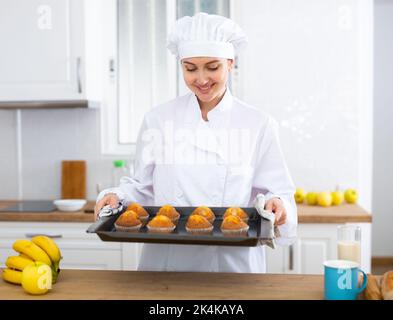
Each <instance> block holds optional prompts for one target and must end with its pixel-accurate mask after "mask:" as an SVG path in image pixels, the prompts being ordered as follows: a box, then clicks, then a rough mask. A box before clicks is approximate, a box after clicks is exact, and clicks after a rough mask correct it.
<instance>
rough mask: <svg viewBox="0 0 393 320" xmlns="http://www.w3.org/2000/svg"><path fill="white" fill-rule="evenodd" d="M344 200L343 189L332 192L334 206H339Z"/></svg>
mask: <svg viewBox="0 0 393 320" xmlns="http://www.w3.org/2000/svg"><path fill="white" fill-rule="evenodd" d="M343 201H344V193H343V192H342V191H333V192H332V203H333V205H334V206H339V205H340V204H342V203H343Z"/></svg>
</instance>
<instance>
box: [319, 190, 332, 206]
mask: <svg viewBox="0 0 393 320" xmlns="http://www.w3.org/2000/svg"><path fill="white" fill-rule="evenodd" d="M317 203H318V205H320V206H322V207H329V206H331V205H332V194H331V193H330V192H320V193H318V196H317Z"/></svg>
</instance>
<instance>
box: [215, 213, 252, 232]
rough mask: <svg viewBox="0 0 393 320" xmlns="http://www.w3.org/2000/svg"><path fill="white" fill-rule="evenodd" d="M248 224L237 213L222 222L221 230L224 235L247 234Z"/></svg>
mask: <svg viewBox="0 0 393 320" xmlns="http://www.w3.org/2000/svg"><path fill="white" fill-rule="evenodd" d="M248 228H249V226H248V224H247V223H245V222H244V221H243V220H242V219H240V218H239V217H238V216H235V215H229V216H227V217H226V218H224V220H223V221H222V223H221V231H222V233H223V234H224V235H229V236H231V235H235V236H237V235H245V234H247V231H248Z"/></svg>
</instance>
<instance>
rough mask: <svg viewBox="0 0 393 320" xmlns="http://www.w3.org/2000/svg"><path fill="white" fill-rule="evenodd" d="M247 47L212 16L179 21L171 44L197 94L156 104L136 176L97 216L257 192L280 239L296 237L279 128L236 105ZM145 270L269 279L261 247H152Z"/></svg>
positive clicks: (230, 202)
mask: <svg viewBox="0 0 393 320" xmlns="http://www.w3.org/2000/svg"><path fill="white" fill-rule="evenodd" d="M246 42H247V40H246V37H245V35H244V34H243V32H242V30H241V29H240V28H239V27H238V26H237V25H236V24H235V23H234V22H233V21H232V20H230V19H227V18H225V17H221V16H217V15H208V14H205V13H199V14H196V15H195V16H194V17H188V16H187V17H183V18H181V19H179V20H178V21H177V22H176V24H175V27H174V30H173V31H172V33H171V34H170V35H169V38H168V48H169V50H170V51H171V52H172V53H174V54H175V55H177V57H178V58H179V59H180V62H181V66H182V70H183V76H184V80H185V83H186V85H187V87H188V88H189V89H190V90H191V93H189V94H186V95H185V96H181V97H178V98H176V99H175V100H172V101H170V102H167V103H165V104H163V105H160V106H157V107H155V108H153V109H152V110H150V111H149V112H148V113H147V114H146V115H145V118H144V121H143V124H142V127H141V129H140V132H139V137H138V141H137V147H136V159H135V174H134V176H133V177H123V178H122V179H121V181H120V186H119V187H117V188H111V189H107V190H104V191H102V192H101V193H100V194H99V196H98V199H97V204H96V207H95V212H96V215H97V214H98V212H99V211H100V209H101V208H102V207H103V206H105V205H108V204H109V205H111V206H112V207H113V208H115V207H117V206H118V203H119V201H125V202H126V204H128V203H130V202H137V203H139V204H141V205H154V206H162V205H164V204H170V205H173V206H201V205H204V206H210V207H231V206H238V207H247V206H251V205H252V203H253V200H254V198H255V196H256V194H258V193H263V194H264V195H265V197H266V200H267V201H266V207H265V208H266V210H269V211H273V212H274V213H275V224H276V225H277V226H278V228H279V231H280V234H281V237H280V238H278V239H277V242H276V243H278V244H281V245H288V244H291V243H292V242H293V241H294V239H295V237H296V229H297V212H296V205H295V203H294V197H293V196H294V186H293V182H292V180H291V177H290V175H289V172H288V169H287V166H286V164H285V160H284V158H283V154H282V151H281V148H280V144H279V138H278V132H277V129H278V128H277V123H276V121H275V120H273V119H272V118H271V117H270V116H269V115H268V114H266V113H265V112H263V111H262V110H260V109H258V108H255V107H252V106H249V105H247V104H246V103H244V102H242V101H240V100H239V99H237V98H235V97H233V96H232V95H231V92H230V91H229V89H228V87H227V81H228V76H229V73H230V71H231V70H232V68H233V61H234V57H235V52H236V51H237V50H239V49H240V48H241V47H244V45H245V44H246ZM138 269H139V270H146V271H204V272H209V271H210V272H253V273H263V272H265V271H266V266H265V250H264V247H263V246H257V247H227V246H203V245H168V244H144V245H143V250H142V254H141V258H140V263H139V267H138Z"/></svg>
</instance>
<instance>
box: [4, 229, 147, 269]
mask: <svg viewBox="0 0 393 320" xmlns="http://www.w3.org/2000/svg"><path fill="white" fill-rule="evenodd" d="M89 225H90V223H73V222H72V223H70V222H1V223H0V266H1V267H4V263H5V261H6V259H7V257H8V256H10V255H16V254H17V253H16V252H15V251H14V250H13V249H12V244H13V243H14V241H15V240H17V239H28V238H31V237H32V236H34V235H36V234H46V235H49V236H51V237H53V238H54V240H55V241H56V243H57V245H58V246H59V247H60V250H61V252H62V255H63V259H62V260H61V263H60V267H61V269H89V270H135V269H136V267H137V264H138V260H139V253H140V245H139V244H135V243H119V242H104V241H101V240H100V239H99V238H98V237H97V235H95V234H88V233H86V229H87V228H88V227H89Z"/></svg>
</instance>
